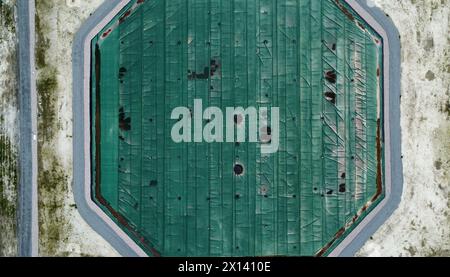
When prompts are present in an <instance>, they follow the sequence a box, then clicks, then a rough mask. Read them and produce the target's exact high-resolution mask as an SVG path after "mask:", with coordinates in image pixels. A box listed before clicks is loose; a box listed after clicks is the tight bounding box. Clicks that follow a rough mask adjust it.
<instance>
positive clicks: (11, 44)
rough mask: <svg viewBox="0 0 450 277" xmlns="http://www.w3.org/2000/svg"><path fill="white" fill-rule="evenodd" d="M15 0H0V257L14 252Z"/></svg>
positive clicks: (15, 176) (15, 158)
mask: <svg viewBox="0 0 450 277" xmlns="http://www.w3.org/2000/svg"><path fill="white" fill-rule="evenodd" d="M14 4H15V0H0V256H15V255H17V233H16V229H17V228H16V210H17V184H18V179H17V178H18V175H17V170H18V166H17V147H18V144H17V142H18V128H19V126H18V124H17V117H18V110H17V107H18V103H17V75H16V72H17V71H16V69H17V67H16V66H17V63H16V42H17V38H16V28H15V20H14V19H15V9H14Z"/></svg>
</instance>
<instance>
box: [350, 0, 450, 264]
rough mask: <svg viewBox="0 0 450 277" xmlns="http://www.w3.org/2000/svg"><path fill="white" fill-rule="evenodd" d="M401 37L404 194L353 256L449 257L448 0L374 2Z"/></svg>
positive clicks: (449, 103) (449, 50) (377, 0)
mask: <svg viewBox="0 0 450 277" xmlns="http://www.w3.org/2000/svg"><path fill="white" fill-rule="evenodd" d="M373 2H374V3H375V4H376V5H378V6H379V7H381V8H382V9H383V10H384V11H385V12H386V13H387V14H389V16H390V17H391V18H392V19H393V21H394V23H395V25H396V26H397V28H398V29H399V31H400V34H401V36H402V37H401V41H402V80H401V82H402V104H401V112H402V122H401V124H402V132H403V134H402V147H403V166H404V195H403V198H402V202H401V204H400V207H399V209H398V210H397V211H396V212H395V214H394V215H393V216H392V217H391V218H390V219H389V220H388V222H387V223H386V224H385V225H384V226H383V227H382V228H381V229H380V230H379V231H378V232H377V233H376V234H375V235H374V236H373V238H372V239H371V240H370V241H369V242H367V244H366V245H365V246H364V247H363V249H361V251H360V252H359V253H358V255H359V256H450V202H449V197H450V92H449V88H450V81H449V79H450V78H449V77H450V76H449V74H450V47H449V45H450V36H449V31H450V30H449V11H450V1H449V0H427V1H423V0H422V1H420V0H419V1H417V0H401V1H400V0H395V1H393V0H373Z"/></svg>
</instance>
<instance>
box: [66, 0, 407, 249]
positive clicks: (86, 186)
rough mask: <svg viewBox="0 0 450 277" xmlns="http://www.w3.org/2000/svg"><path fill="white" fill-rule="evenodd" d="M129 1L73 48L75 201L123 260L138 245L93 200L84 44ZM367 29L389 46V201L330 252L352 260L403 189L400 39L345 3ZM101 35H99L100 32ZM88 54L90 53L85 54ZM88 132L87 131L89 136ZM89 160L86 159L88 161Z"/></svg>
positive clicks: (357, 4)
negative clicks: (364, 21)
mask: <svg viewBox="0 0 450 277" xmlns="http://www.w3.org/2000/svg"><path fill="white" fill-rule="evenodd" d="M126 2H128V0H113V1H106V2H105V3H104V4H103V5H102V6H101V7H100V9H99V10H98V11H97V12H96V13H95V14H94V15H93V16H92V17H91V18H90V19H89V20H88V21H87V22H86V23H85V24H84V25H83V27H82V28H81V30H80V31H79V32H78V33H77V37H76V39H75V43H74V48H73V71H74V72H73V74H74V75H73V80H74V82H73V84H74V88H73V93H74V95H73V110H74V192H75V200H76V203H77V205H78V208H79V210H80V213H81V215H82V216H83V218H84V219H85V220H86V221H87V222H88V223H89V224H90V225H91V226H92V227H93V228H94V230H96V231H97V232H98V233H99V234H100V235H102V236H103V237H104V238H105V239H106V240H108V241H109V242H110V243H111V244H112V245H113V246H114V247H115V248H116V249H117V250H118V251H119V252H120V253H121V254H122V255H124V256H140V255H142V250H140V249H139V248H138V247H137V246H136V244H135V243H134V242H133V241H132V240H130V239H129V238H128V236H126V235H125V236H124V234H123V231H121V230H120V228H117V226H116V225H115V224H111V220H110V219H109V218H107V217H106V216H105V215H104V213H102V212H101V211H100V210H99V209H98V207H97V206H96V205H95V204H94V203H93V202H92V200H91V198H90V189H91V187H90V162H89V157H90V153H89V149H90V146H89V137H90V134H89V106H86V105H85V104H86V101H89V96H86V95H85V91H87V90H88V89H89V82H88V78H89V77H86V75H84V71H86V72H89V70H90V64H89V61H88V59H89V58H90V48H89V47H86V49H85V46H87V45H85V43H86V40H88V39H89V38H92V34H90V30H92V29H94V28H96V27H98V25H99V24H101V23H102V22H103V23H104V21H105V20H107V19H105V16H106V15H108V14H109V13H110V12H111V11H112V10H113V9H114V8H115V9H117V5H119V4H120V5H123V4H124V3H126ZM347 2H348V3H349V4H350V5H351V6H352V7H353V8H354V9H355V10H357V11H358V12H359V13H360V14H363V15H364V17H365V18H367V17H369V18H370V19H369V20H368V22H369V24H371V25H372V26H376V27H375V29H376V30H377V31H378V32H379V33H380V34H381V35H382V36H383V38H384V43H385V53H384V63H385V66H386V68H385V69H387V70H386V72H387V73H386V75H385V84H384V85H385V99H384V101H385V105H384V112H385V121H386V123H385V126H384V128H385V130H386V137H385V148H386V149H385V151H386V176H385V179H386V197H385V199H384V200H383V201H382V203H381V204H380V205H378V206H377V207H376V209H375V210H374V211H373V212H372V213H371V214H370V215H369V216H367V217H366V218H365V219H364V220H363V222H362V223H361V224H360V225H358V227H357V228H355V230H354V231H353V232H352V233H351V234H350V235H349V236H348V237H347V238H346V239H345V240H344V241H343V242H342V243H341V244H340V245H339V246H338V247H337V248H336V249H335V250H334V251H333V252H332V253H331V255H330V256H353V255H354V254H355V253H356V252H357V251H358V250H359V249H360V248H361V247H362V246H363V245H364V243H365V242H366V241H367V240H368V239H369V237H370V236H371V235H373V233H374V232H375V231H376V230H377V229H378V228H379V227H380V226H381V225H382V224H383V223H384V222H385V221H386V220H387V219H388V218H389V217H390V216H391V214H392V213H393V212H394V211H395V209H396V208H397V206H398V204H399V203H400V199H401V194H402V190H403V172H402V162H401V130H400V40H399V35H398V31H397V29H396V27H395V26H394V24H393V23H392V21H391V20H390V19H389V18H388V17H386V15H385V14H384V13H383V12H382V11H381V10H379V9H378V8H370V7H369V6H368V5H367V2H366V0H347ZM97 31H99V30H97ZM84 50H86V52H84ZM86 130H87V131H86ZM86 159H88V160H86Z"/></svg>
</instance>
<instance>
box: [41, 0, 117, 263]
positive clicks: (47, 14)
mask: <svg viewBox="0 0 450 277" xmlns="http://www.w3.org/2000/svg"><path fill="white" fill-rule="evenodd" d="M101 3H102V1H101V0H92V1H77V0H76V1H73V0H67V1H65V0H53V1H49V0H37V1H36V4H37V13H38V18H39V19H38V21H37V35H38V44H37V66H38V93H39V111H40V116H39V134H40V136H39V160H40V164H39V229H40V242H39V254H40V255H41V256H117V255H118V253H117V252H116V251H115V250H114V249H113V248H112V247H111V246H110V245H109V244H108V243H107V242H106V241H105V240H104V239H103V238H102V237H100V236H99V235H98V234H97V233H96V232H94V231H93V230H92V229H91V228H90V227H89V226H88V225H87V223H85V222H84V220H83V219H82V218H81V216H80V215H79V213H78V211H77V209H76V205H75V202H74V199H73V193H72V175H73V174H72V102H71V101H72V78H71V77H72V63H71V55H72V54H71V50H72V42H73V37H74V35H75V33H76V31H77V30H78V28H79V27H80V25H81V23H82V22H83V21H84V20H85V19H86V18H87V17H88V16H89V14H90V13H92V12H94V10H95V9H96V7H98V6H99V5H100V4H101Z"/></svg>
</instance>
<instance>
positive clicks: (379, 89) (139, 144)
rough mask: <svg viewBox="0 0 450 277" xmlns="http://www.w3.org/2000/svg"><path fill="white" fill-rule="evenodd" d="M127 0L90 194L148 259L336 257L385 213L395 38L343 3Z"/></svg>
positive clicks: (95, 45) (107, 75) (99, 37)
mask: <svg viewBox="0 0 450 277" xmlns="http://www.w3.org/2000/svg"><path fill="white" fill-rule="evenodd" d="M119 2H120V5H119V6H115V11H114V12H113V13H110V14H109V17H108V16H106V17H104V19H103V20H102V21H101V23H100V24H99V25H96V28H95V29H94V31H91V35H90V36H88V39H89V40H86V41H88V42H89V43H86V44H85V46H89V47H86V48H85V51H86V53H87V55H85V58H86V57H88V56H90V60H89V59H86V60H85V63H84V70H85V72H84V76H85V79H84V80H85V85H84V92H83V95H84V108H85V109H86V110H85V112H84V115H85V116H86V115H89V117H88V120H87V119H86V118H85V119H84V122H85V123H86V122H89V123H88V124H89V125H90V126H85V127H90V128H88V130H90V131H87V132H86V133H85V140H84V144H85V146H84V148H85V150H87V151H85V153H89V156H85V157H84V159H85V165H86V167H85V169H86V171H85V172H84V174H85V176H86V177H85V179H84V181H83V182H84V184H85V186H84V187H85V188H87V192H86V195H89V197H91V200H92V201H93V203H95V205H96V206H97V207H95V208H92V209H93V210H95V211H96V212H97V213H98V214H102V215H103V216H104V217H108V219H107V220H106V221H107V222H108V224H109V226H110V227H111V226H112V227H111V228H112V229H115V230H116V231H117V232H119V233H120V235H121V236H127V237H128V238H129V239H131V240H132V241H133V243H134V244H135V245H137V246H139V247H140V248H141V249H142V250H143V251H144V252H145V254H147V255H151V256H315V255H319V256H320V255H328V254H330V253H331V252H332V251H333V250H334V249H335V248H336V247H337V246H338V245H340V244H341V243H342V242H343V241H344V240H345V239H346V238H348V236H349V234H351V233H352V232H353V231H354V230H355V227H357V226H358V225H359V224H360V223H361V222H362V221H363V220H364V219H366V218H367V216H368V215H369V214H370V213H371V212H372V211H373V210H374V209H375V208H376V207H377V205H379V204H380V203H381V202H382V201H383V200H385V199H386V198H385V196H386V174H385V170H386V166H385V165H386V164H385V160H386V153H387V151H386V148H385V141H386V140H385V138H386V134H385V127H386V125H385V120H386V118H385V115H386V113H385V109H384V101H385V95H386V94H385V91H386V90H385V84H386V82H385V80H384V79H385V76H386V74H385V72H384V71H385V68H384V52H383V51H384V40H383V37H382V35H381V34H379V32H378V31H377V30H375V28H374V27H372V25H370V24H369V23H368V22H367V21H366V20H365V19H363V18H362V17H361V15H360V13H358V12H356V11H355V10H354V9H353V8H352V6H350V5H349V4H348V3H347V2H345V1H339V0H278V1H272V0H259V1H256V0H234V1H220V0H189V1H185V0H178V1H164V0H153V1H146V0H133V1H119ZM87 68H90V70H88V71H89V72H86V69H87ZM86 77H87V78H86ZM86 111H88V112H87V113H86ZM174 136H178V137H174ZM88 138H90V139H88ZM389 182H390V181H389ZM86 184H87V185H86ZM388 189H389V193H390V187H389V188H388ZM87 201H90V200H89V199H87Z"/></svg>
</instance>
